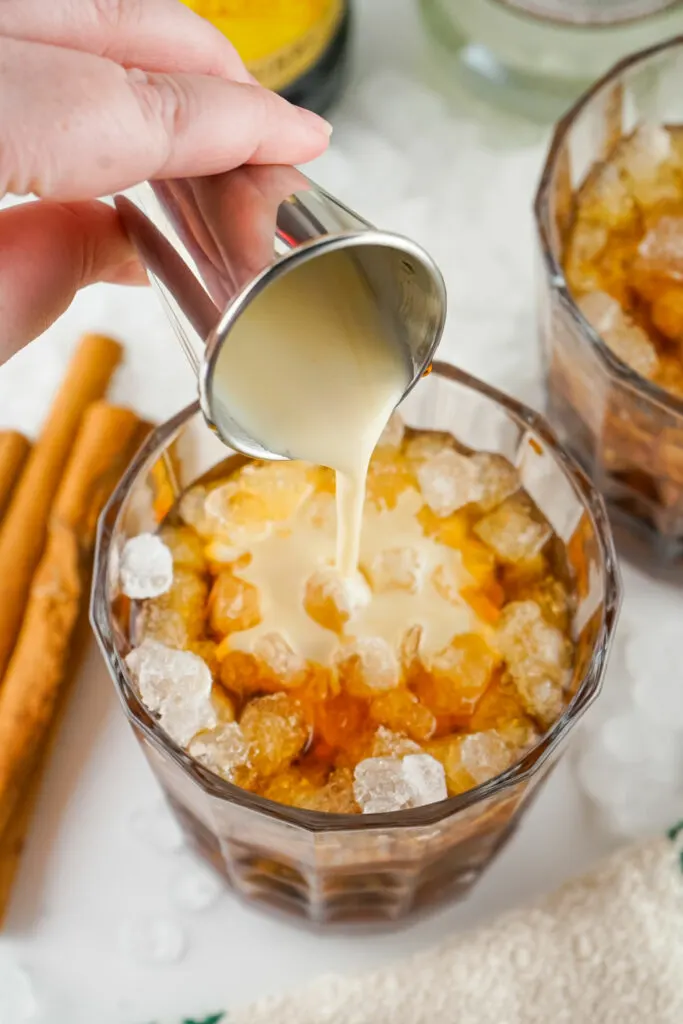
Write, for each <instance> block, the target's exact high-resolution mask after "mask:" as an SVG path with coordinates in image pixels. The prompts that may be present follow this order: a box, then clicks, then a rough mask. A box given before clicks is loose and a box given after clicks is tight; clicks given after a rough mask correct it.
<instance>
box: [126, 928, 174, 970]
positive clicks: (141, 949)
mask: <svg viewBox="0 0 683 1024" xmlns="http://www.w3.org/2000/svg"><path fill="white" fill-rule="evenodd" d="M120 946H121V950H122V952H123V953H125V954H126V955H127V956H128V957H130V959H131V960H134V961H135V963H137V964H141V965H143V966H145V967H155V966H163V965H164V964H177V963H179V962H180V961H181V960H182V959H183V956H184V955H185V952H186V949H187V941H186V938H185V933H184V931H183V929H182V928H181V927H180V925H179V924H178V923H177V922H176V921H173V920H172V919H171V918H165V917H138V918H131V919H130V920H129V921H126V922H124V924H123V925H122V927H121V932H120Z"/></svg>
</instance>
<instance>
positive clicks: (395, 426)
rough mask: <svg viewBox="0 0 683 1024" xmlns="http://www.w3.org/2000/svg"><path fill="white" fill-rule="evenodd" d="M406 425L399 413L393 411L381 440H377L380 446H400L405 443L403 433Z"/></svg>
mask: <svg viewBox="0 0 683 1024" xmlns="http://www.w3.org/2000/svg"><path fill="white" fill-rule="evenodd" d="M405 429H406V428H405V426H404V424H403V420H402V419H401V417H400V415H399V413H397V412H395V413H392V415H391V417H390V419H389V422H388V423H387V425H386V427H385V428H384V430H383V431H382V434H381V436H380V439H379V441H378V442H377V447H378V448H400V447H401V445H402V443H403V435H404V434H405Z"/></svg>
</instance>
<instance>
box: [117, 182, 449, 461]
mask: <svg viewBox="0 0 683 1024" xmlns="http://www.w3.org/2000/svg"><path fill="white" fill-rule="evenodd" d="M115 201H116V206H117V209H118V211H119V213H120V215H121V218H122V220H123V223H124V226H125V227H126V230H127V231H128V234H129V235H130V237H131V239H132V241H133V243H134V245H135V246H136V248H137V250H138V253H139V255H140V258H141V260H142V262H143V263H144V265H145V267H146V268H147V270H148V272H149V275H150V278H151V281H152V284H153V285H154V286H155V288H156V289H157V291H158V292H159V294H160V295H161V298H162V301H163V303H164V305H165V307H166V310H167V313H168V315H169V318H170V320H171V322H172V324H173V326H174V328H175V331H176V334H177V336H178V338H179V340H180V343H181V345H182V347H183V349H184V351H185V354H186V355H187V357H188V359H189V361H190V363H191V365H192V368H193V370H194V372H195V374H196V375H197V379H198V384H199V398H200V404H201V408H202V411H203V413H204V416H205V417H206V420H207V422H208V423H209V425H210V426H211V427H212V428H213V429H214V430H215V431H216V432H217V433H218V434H219V436H220V437H221V438H222V439H223V440H224V441H225V442H226V443H227V444H228V445H230V446H231V447H232V448H235V449H237V450H238V451H242V452H244V453H245V454H246V455H251V456H255V457H259V458H266V459H278V458H285V457H286V456H285V455H284V453H282V452H275V451H269V450H267V449H266V448H265V447H264V446H263V445H262V444H261V443H260V441H259V439H258V438H256V437H252V436H251V435H250V433H249V431H248V430H246V429H245V427H244V426H243V425H242V424H240V423H239V422H238V420H237V419H235V418H234V417H233V416H232V414H231V412H230V411H229V410H227V411H226V410H225V408H224V406H223V404H222V403H220V407H219V403H218V402H216V401H215V400H214V392H213V380H214V374H215V371H216V367H217V366H218V364H219V362H221V372H222V373H225V372H227V373H229V372H230V332H231V329H232V328H233V326H234V325H235V323H236V322H237V320H238V319H239V318H240V317H245V316H249V314H250V310H253V309H254V308H255V306H256V304H257V303H258V302H259V297H260V296H261V295H262V294H263V292H264V290H265V289H267V288H269V287H270V286H271V285H272V283H273V281H275V280H276V279H279V278H280V277H281V276H282V275H285V274H295V273H296V272H297V268H299V267H300V266H301V265H302V264H303V263H307V262H308V261H311V260H321V259H326V260H330V259H335V258H340V256H339V254H342V253H343V254H344V257H343V258H345V259H347V258H348V256H349V255H350V256H351V258H352V260H353V264H354V268H355V269H356V270H357V272H358V273H359V274H360V275H361V276H362V278H363V279H364V282H365V284H366V285H367V287H368V288H369V289H370V293H371V295H372V296H373V299H374V301H375V303H376V304H377V309H378V312H379V313H380V314H381V316H382V318H383V321H384V323H385V325H386V328H387V331H388V333H389V336H390V337H391V338H392V339H394V340H395V342H396V345H397V346H400V348H401V351H402V353H403V355H404V358H405V359H406V362H407V365H408V367H409V369H410V384H409V386H408V388H407V389H406V394H407V392H408V391H409V390H410V389H411V388H412V387H413V385H414V384H415V382H416V381H417V380H418V379H419V377H420V376H421V374H422V373H423V372H424V370H425V369H426V368H427V367H428V366H429V364H430V363H431V360H432V356H433V354H434V350H435V349H436V347H437V345H438V343H439V340H440V338H441V333H442V330H443V325H444V321H445V315H446V290H445V285H444V281H443V278H442V276H441V274H440V272H439V270H438V268H437V267H436V265H435V264H434V262H433V261H432V259H431V258H430V257H429V256H428V254H427V253H426V252H425V251H424V250H423V249H422V248H421V247H420V246H419V245H417V244H416V243H415V242H411V241H410V240H409V239H406V238H403V237H401V236H400V235H394V234H391V233H388V232H384V231H378V230H377V229H376V228H374V227H373V226H372V225H371V224H369V223H368V222H367V221H365V220H363V219H362V218H361V217H359V216H358V215H357V214H355V213H353V212H352V211H351V210H349V209H347V208H346V207H345V206H343V205H342V203H340V202H339V201H338V200H336V199H334V198H333V197H332V196H331V195H329V194H328V193H326V192H324V191H323V190H322V189H321V188H318V186H317V185H315V184H314V183H313V182H312V181H310V180H309V179H308V178H306V177H305V176H304V175H303V174H301V172H300V171H298V170H296V169H295V168H293V167H284V166H272V167H256V166H253V167H240V168H238V169H237V170H233V171H229V172H226V173H225V174H218V175H213V176H210V177H203V178H186V179H177V180H173V181H161V182H152V183H149V182H147V183H145V184H143V185H140V186H137V187H136V188H135V189H133V190H131V191H130V192H128V193H126V194H125V195H119V196H117V197H116V200H115ZM335 254H337V256H335ZM349 301H352V300H351V298H350V299H349ZM320 329H321V330H324V329H325V325H324V324H321V325H320ZM224 360H225V361H227V362H225V363H223V361H224ZM286 384H287V382H283V386H286Z"/></svg>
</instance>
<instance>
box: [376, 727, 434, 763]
mask: <svg viewBox="0 0 683 1024" xmlns="http://www.w3.org/2000/svg"><path fill="white" fill-rule="evenodd" d="M421 753H422V748H421V747H420V746H419V745H418V744H417V743H415V741H414V740H411V739H409V737H408V736H403V735H402V734H401V733H398V732H392V730H391V729H387V727H386V726H384V725H380V727H379V728H378V730H377V732H376V733H375V738H374V740H373V741H372V756H373V757H405V755H406V754H421Z"/></svg>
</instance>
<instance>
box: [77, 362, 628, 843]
mask: <svg viewBox="0 0 683 1024" xmlns="http://www.w3.org/2000/svg"><path fill="white" fill-rule="evenodd" d="M432 375H434V376H438V377H442V378H445V379H446V380H449V381H452V382H453V383H455V384H458V385H461V386H464V387H467V388H470V389H471V390H473V391H476V392H479V393H480V394H482V395H483V396H484V397H485V398H488V399H490V400H491V401H493V402H495V403H496V404H498V405H500V406H502V407H503V408H504V409H505V410H506V412H507V413H508V414H509V415H510V417H511V419H513V420H514V421H516V423H517V425H518V426H519V427H520V428H523V429H531V430H533V431H534V432H535V433H536V434H537V435H538V437H539V438H540V439H541V440H542V441H543V442H544V443H545V444H546V445H548V447H549V448H550V449H551V450H552V452H553V455H554V456H555V458H556V461H557V462H558V463H559V467H560V469H561V471H562V472H563V473H564V475H565V477H566V478H567V479H568V480H569V482H570V483H571V485H572V487H573V489H574V491H575V493H576V494H577V496H578V497H579V499H580V501H581V504H582V506H583V508H584V511H585V512H587V513H588V515H589V517H590V519H591V524H592V527H593V532H594V535H595V538H596V541H597V547H598V551H599V556H600V561H601V566H602V571H603V575H604V594H603V601H602V605H601V609H602V615H601V621H600V625H599V628H598V630H597V632H596V636H595V639H594V642H593V646H592V650H591V654H590V659H589V661H588V664H587V666H586V669H585V671H584V673H583V677H582V679H581V681H580V683H579V685H578V687H577V690H576V692H575V694H574V696H573V697H572V699H571V701H570V703H569V704H568V705H567V707H566V708H565V710H564V712H563V713H562V715H561V716H560V717H559V718H558V719H557V721H556V722H554V723H553V725H552V726H550V728H549V729H548V730H547V731H546V732H545V733H544V735H543V736H542V737H541V738H540V739H539V740H538V741H537V742H536V743H535V744H534V746H533V747H532V748H530V749H529V750H528V751H527V752H526V753H525V754H524V756H523V757H522V758H520V759H519V760H518V761H516V762H515V763H514V764H513V765H512V766H511V767H510V768H508V769H507V770H506V771H505V772H502V773H501V774H499V775H496V776H494V778H492V779H489V780H488V781H487V782H484V783H481V784H480V785H478V786H474V787H473V788H472V789H469V790H467V791H466V792H465V793H460V794H458V795H457V796H453V797H448V798H447V799H446V800H441V801H439V802H438V803H432V804H425V805H423V806H421V807H416V808H412V809H409V810H402V811H391V812H385V813H381V814H333V813H330V812H324V811H308V810H302V809H301V808H296V807H290V806H288V805H286V804H279V803H275V802H274V801H272V800H268V799H267V798H265V797H261V796H258V795H256V794H254V793H250V792H248V791H247V790H245V789H241V788H240V787H239V786H236V785H234V784H233V783H230V782H227V781H225V780H224V779H222V778H220V777H219V776H218V775H215V774H214V773H213V772H211V771H209V770H208V769H207V768H205V767H204V766H203V765H201V764H200V763H199V762H198V761H195V760H194V759H193V758H192V757H190V755H189V754H188V753H186V751H185V750H183V749H182V747H180V746H179V745H178V744H177V743H175V742H174V741H173V740H172V739H171V738H170V737H169V736H167V734H166V733H165V732H164V730H163V729H162V728H161V726H160V725H159V723H158V722H157V721H156V720H155V719H154V718H153V716H152V714H151V713H150V712H149V711H148V710H147V708H145V706H144V704H143V703H142V701H141V700H140V698H139V696H138V695H137V692H136V690H135V687H134V685H133V682H132V680H131V678H130V677H129V675H128V672H127V669H126V666H125V663H124V660H123V658H122V657H121V656H120V654H119V652H118V650H117V648H116V644H115V642H114V635H115V630H114V628H113V624H112V616H111V605H110V603H109V601H108V597H107V585H108V579H109V554H110V549H111V543H112V540H113V536H114V532H115V529H116V526H117V524H118V519H119V515H120V513H121V509H122V506H123V503H124V501H125V499H126V497H127V495H128V493H129V491H130V488H131V485H132V484H133V482H134V481H135V480H136V479H137V478H138V476H139V475H140V473H141V472H143V471H144V469H145V467H146V466H147V465H148V464H149V463H150V462H151V461H152V459H156V458H157V457H158V455H159V452H160V449H162V448H164V447H165V446H166V445H168V444H169V443H170V441H171V439H172V438H173V436H174V435H175V434H176V433H177V432H178V431H179V430H180V428H182V427H183V426H184V425H185V424H187V423H188V422H189V421H190V420H191V419H192V418H193V417H194V416H197V415H201V410H200V406H199V403H198V402H193V403H192V404H191V405H188V406H186V407H185V408H184V409H182V410H181V411H180V412H178V413H177V414H176V415H175V416H173V417H171V418H170V419H169V420H167V421H166V422H165V423H162V424H161V425H160V426H158V427H156V428H155V429H154V430H153V431H152V433H151V434H150V435H149V436H148V438H147V439H146V440H145V442H144V443H143V444H142V446H141V447H140V449H139V450H138V452H137V454H136V455H135V456H134V458H133V460H132V461H131V463H130V465H129V466H128V468H127V469H126V472H125V473H124V475H123V477H122V478H121V481H120V482H119V484H118V486H117V488H116V490H115V491H114V492H113V494H112V495H111V497H110V498H109V501H108V502H107V504H106V506H105V508H104V510H103V512H102V514H101V516H100V519H99V522H98V527H97V542H96V551H95V568H94V573H93V585H92V591H91V600H90V622H91V625H92V628H93V630H94V633H95V637H96V639H97V642H98V645H99V647H100V650H101V652H102V654H103V656H104V660H105V662H106V664H107V667H108V669H109V672H110V674H111V676H112V678H113V681H114V684H115V686H116V691H117V694H118V696H119V699H120V701H121V703H122V705H123V708H124V711H125V713H126V715H127V717H128V718H131V719H132V720H133V721H134V722H135V725H136V728H138V729H139V730H140V731H141V732H142V733H143V734H144V736H145V738H146V739H147V740H148V742H150V743H151V744H152V746H153V747H155V748H156V750H157V751H158V752H159V753H160V754H162V755H163V756H165V757H170V758H171V759H172V761H173V762H174V763H175V765H176V766H177V767H178V768H180V769H181V771H182V772H183V773H184V774H185V775H187V776H189V777H190V779H191V780H192V781H193V782H194V783H195V784H197V785H199V786H200V788H201V789H202V790H203V791H204V792H206V793H208V794H209V795H210V796H212V797H218V798H219V799H221V800H224V801H226V802H229V803H233V804H237V805H239V806H241V807H244V808H246V809H248V810H251V811H253V812H256V813H258V814H261V815H265V816H266V817H269V818H273V819H275V820H277V821H280V822H286V823H288V824H290V825H293V826H296V827H298V828H301V829H303V830H306V831H309V832H312V833H326V832H362V831H369V830H375V831H376V830H381V829H392V830H395V829H411V828H420V827H423V826H430V825H437V824H439V823H440V822H442V821H444V820H446V819H448V818H451V817H453V816H455V815H456V814H458V813H460V812H462V811H466V810H468V809H469V808H471V807H473V806H475V805H476V804H479V803H482V802H484V801H486V800H487V799H488V798H489V797H491V796H496V795H499V794H502V793H504V792H505V791H506V790H508V789H511V788H512V787H513V786H515V785H516V784H518V783H523V782H527V781H528V780H530V779H531V778H532V777H533V776H535V775H537V774H538V773H539V771H540V769H541V768H542V767H543V765H544V764H545V763H546V761H547V760H548V759H549V758H550V757H551V755H552V754H553V753H554V751H555V750H556V749H557V748H558V746H559V745H560V743H561V742H562V741H563V740H564V739H565V738H566V736H567V734H568V733H569V731H570V730H571V729H572V728H573V726H574V725H575V724H576V722H578V721H579V719H580V718H581V716H582V715H583V714H584V712H585V711H586V710H587V709H588V708H589V707H590V705H591V704H592V703H593V701H594V700H595V699H596V698H597V696H598V694H599V693H600V691H601V689H602V678H603V674H604V666H605V662H606V659H607V656H608V651H609V644H610V638H611V636H612V635H613V632H614V628H615V625H616V621H617V617H618V613H619V607H620V604H621V593H622V591H621V577H620V573H619V569H618V563H617V557H616V550H615V547H614V541H613V538H612V533H611V529H610V526H609V521H608V517H607V511H606V508H605V505H604V502H603V499H602V497H601V495H600V494H599V492H598V491H597V490H596V488H595V487H594V486H593V484H592V483H591V482H590V480H589V478H588V476H587V475H586V474H585V473H584V471H583V470H582V469H581V467H580V466H578V464H577V463H576V462H575V461H574V459H573V458H572V457H571V456H570V455H569V454H568V453H567V452H566V451H565V449H564V448H563V446H562V445H561V444H560V442H559V441H558V440H557V438H556V437H555V435H554V433H553V431H552V430H551V428H550V426H549V425H548V424H547V423H546V421H545V419H544V418H543V417H542V416H541V415H540V414H538V413H536V412H534V411H533V410H532V409H530V408H528V407H527V406H525V405H523V404H522V403H521V402H518V401H517V400H516V399H514V398H511V397H510V396H508V395H505V394H503V393H502V392H500V391H498V390H497V389H496V388H494V387H492V386H491V385H489V384H485V383H484V382H483V381H480V380H478V379H476V378H474V377H472V376H470V375H469V374H468V373H465V371H463V370H460V369H458V368H456V367H455V366H452V365H451V364H449V363H444V362H440V361H436V362H434V364H433V371H432ZM206 429H207V430H209V429H210V428H209V427H208V425H207V428H206Z"/></svg>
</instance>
